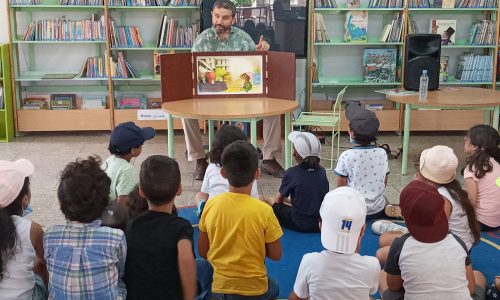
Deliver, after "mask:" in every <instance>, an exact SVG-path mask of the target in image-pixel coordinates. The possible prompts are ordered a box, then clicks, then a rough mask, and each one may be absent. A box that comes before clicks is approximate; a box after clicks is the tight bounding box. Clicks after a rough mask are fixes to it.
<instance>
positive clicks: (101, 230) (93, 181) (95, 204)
mask: <svg viewBox="0 0 500 300" xmlns="http://www.w3.org/2000/svg"><path fill="white" fill-rule="evenodd" d="M110 184H111V179H109V177H108V176H107V175H106V173H105V172H104V171H103V170H102V169H101V160H100V158H99V157H96V156H94V157H93V156H90V157H89V158H88V159H86V160H80V159H77V160H76V161H75V162H71V163H69V164H67V165H66V167H65V168H64V170H63V171H62V173H61V178H60V183H59V187H58V189H57V196H58V198H59V205H60V207H61V211H62V213H63V214H64V216H65V217H66V220H67V222H66V225H55V226H53V227H52V228H50V229H49V230H47V232H46V233H45V236H44V238H43V245H44V248H45V260H46V261H47V268H48V270H49V276H50V277H49V298H51V299H81V298H82V297H84V298H85V299H125V297H126V295H127V291H126V289H125V284H124V283H123V280H122V278H123V274H124V271H125V257H126V255H127V244H126V242H125V235H124V233H123V231H121V230H119V229H113V228H110V227H105V226H101V220H100V218H101V216H102V213H103V212H104V209H105V208H106V206H107V205H108V203H109V200H108V199H109V198H108V195H109V187H110Z"/></svg>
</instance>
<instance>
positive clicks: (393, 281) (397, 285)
mask: <svg viewBox="0 0 500 300" xmlns="http://www.w3.org/2000/svg"><path fill="white" fill-rule="evenodd" d="M386 280H387V288H388V289H389V290H390V291H393V292H398V291H400V290H401V289H402V288H403V279H402V278H401V275H391V274H387V277H386Z"/></svg>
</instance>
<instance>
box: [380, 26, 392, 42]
mask: <svg viewBox="0 0 500 300" xmlns="http://www.w3.org/2000/svg"><path fill="white" fill-rule="evenodd" d="M391 29H392V24H386V25H385V26H384V29H382V32H381V33H380V36H379V38H378V41H379V42H381V43H385V42H387V40H388V39H389V35H390V34H391Z"/></svg>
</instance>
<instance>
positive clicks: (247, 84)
mask: <svg viewBox="0 0 500 300" xmlns="http://www.w3.org/2000/svg"><path fill="white" fill-rule="evenodd" d="M240 79H242V80H243V81H244V83H243V86H242V87H241V90H242V91H245V92H249V91H251V90H252V83H251V82H250V76H249V75H248V74H247V73H243V74H241V75H240Z"/></svg>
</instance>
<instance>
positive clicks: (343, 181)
mask: <svg viewBox="0 0 500 300" xmlns="http://www.w3.org/2000/svg"><path fill="white" fill-rule="evenodd" d="M346 185H347V177H345V176H337V187H341V186H346Z"/></svg>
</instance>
